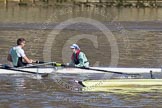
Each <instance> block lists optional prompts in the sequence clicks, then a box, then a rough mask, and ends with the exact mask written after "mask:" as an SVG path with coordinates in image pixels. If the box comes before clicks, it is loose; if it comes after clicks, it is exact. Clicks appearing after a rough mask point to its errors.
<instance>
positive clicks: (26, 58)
mask: <svg viewBox="0 0 162 108" xmlns="http://www.w3.org/2000/svg"><path fill="white" fill-rule="evenodd" d="M23 59H24V61H25V62H26V63H32V62H33V60H32V59H29V58H28V57H27V56H24V57H23Z"/></svg>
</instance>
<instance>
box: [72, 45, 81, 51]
mask: <svg viewBox="0 0 162 108" xmlns="http://www.w3.org/2000/svg"><path fill="white" fill-rule="evenodd" d="M70 48H72V49H73V48H74V49H78V50H80V48H79V46H78V45H77V44H73V45H71V46H70Z"/></svg>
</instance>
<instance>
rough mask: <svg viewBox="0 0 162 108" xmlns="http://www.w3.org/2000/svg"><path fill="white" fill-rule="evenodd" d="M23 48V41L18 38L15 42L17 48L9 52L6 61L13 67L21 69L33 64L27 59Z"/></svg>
mask: <svg viewBox="0 0 162 108" xmlns="http://www.w3.org/2000/svg"><path fill="white" fill-rule="evenodd" d="M24 46H25V39H24V38H19V39H18V40H17V46H15V47H12V48H11V49H10V51H9V54H8V57H7V60H8V61H10V62H12V64H13V66H14V67H22V66H26V65H27V64H31V63H32V62H33V60H32V59H29V58H28V57H27V56H26V55H25V52H24V50H23V47H24Z"/></svg>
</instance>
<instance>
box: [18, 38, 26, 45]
mask: <svg viewBox="0 0 162 108" xmlns="http://www.w3.org/2000/svg"><path fill="white" fill-rule="evenodd" d="M24 41H25V39H24V38H19V39H17V45H21V43H22V42H24Z"/></svg>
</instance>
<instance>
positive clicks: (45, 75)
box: [1, 66, 48, 77]
mask: <svg viewBox="0 0 162 108" xmlns="http://www.w3.org/2000/svg"><path fill="white" fill-rule="evenodd" d="M1 69H5V70H12V71H19V72H24V73H30V74H37V75H38V74H40V75H41V77H47V76H48V73H37V72H31V71H26V70H20V69H18V68H17V69H16V68H12V67H9V66H4V67H3V66H2V67H1Z"/></svg>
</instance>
